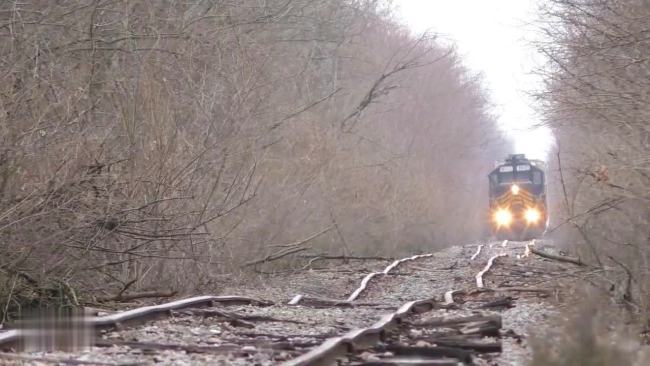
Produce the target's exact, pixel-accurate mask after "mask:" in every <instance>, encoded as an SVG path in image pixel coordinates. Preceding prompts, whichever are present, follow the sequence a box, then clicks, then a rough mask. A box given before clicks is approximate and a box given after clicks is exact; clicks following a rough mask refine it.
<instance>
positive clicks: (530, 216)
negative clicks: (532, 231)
mask: <svg viewBox="0 0 650 366" xmlns="http://www.w3.org/2000/svg"><path fill="white" fill-rule="evenodd" d="M541 216H542V215H541V214H540V212H539V210H537V209H536V208H529V209H527V210H526V212H525V213H524V218H525V219H526V222H527V223H529V224H534V223H536V222H537V221H539V219H540V218H541Z"/></svg>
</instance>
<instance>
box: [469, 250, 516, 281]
mask: <svg viewBox="0 0 650 366" xmlns="http://www.w3.org/2000/svg"><path fill="white" fill-rule="evenodd" d="M506 256H508V254H506V253H501V254H497V255H494V256H492V257H491V258H490V259H489V260H488V262H487V264H486V265H485V268H483V270H481V272H479V273H478V274H477V275H476V287H478V288H483V287H484V284H483V275H484V274H486V273H487V271H489V270H490V268H492V264H493V263H494V261H495V260H496V259H497V258H499V257H506Z"/></svg>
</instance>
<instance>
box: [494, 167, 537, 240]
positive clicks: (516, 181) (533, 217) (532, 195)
mask: <svg viewBox="0 0 650 366" xmlns="http://www.w3.org/2000/svg"><path fill="white" fill-rule="evenodd" d="M488 177H489V180H490V226H491V228H492V233H493V234H494V235H495V236H496V237H497V238H499V239H502V240H503V239H508V240H530V239H534V238H538V237H540V236H541V235H542V234H543V233H544V231H546V227H547V223H548V214H547V207H546V179H545V176H544V170H543V163H541V162H539V161H531V160H528V159H526V157H525V156H524V155H520V154H517V155H510V156H509V157H508V159H506V161H505V162H504V163H502V164H499V165H498V166H497V167H496V169H494V170H493V171H492V172H491V173H490V175H489V176H488Z"/></svg>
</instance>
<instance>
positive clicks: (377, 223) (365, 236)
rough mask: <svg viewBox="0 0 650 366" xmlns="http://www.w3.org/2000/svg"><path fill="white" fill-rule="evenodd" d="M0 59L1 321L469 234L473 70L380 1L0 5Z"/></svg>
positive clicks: (479, 98) (477, 155)
mask: <svg viewBox="0 0 650 366" xmlns="http://www.w3.org/2000/svg"><path fill="white" fill-rule="evenodd" d="M0 55H1V56H0V71H1V72H0V78H1V82H0V243H2V244H1V245H2V247H1V249H0V250H1V251H2V252H1V253H2V256H1V258H0V293H1V294H2V296H1V297H0V299H2V303H1V304H0V310H1V311H2V313H3V314H4V316H3V317H5V318H6V316H7V314H8V313H10V312H11V311H13V310H17V309H19V308H20V307H21V306H29V305H30V304H31V305H33V304H36V303H42V302H46V303H52V302H56V303H59V304H68V305H78V304H83V303H94V302H100V301H107V300H112V301H117V300H125V299H128V300H134V299H137V298H141V297H144V296H162V295H169V294H174V293H176V292H191V291H199V290H201V289H206V288H210V289H211V290H215V289H216V288H218V286H219V282H220V281H222V280H224V279H227V278H229V277H231V276H232V275H233V273H235V272H236V271H239V268H240V267H241V266H242V265H245V264H246V263H248V264H251V263H252V264H254V263H255V262H256V261H258V260H259V259H262V262H264V259H266V261H269V260H272V259H281V260H283V261H285V262H284V264H283V265H286V263H287V260H289V259H290V258H295V257H296V254H300V255H307V254H309V255H311V254H318V255H323V254H324V255H334V256H336V255H346V256H355V255H356V256H377V255H378V254H380V255H383V256H392V255H396V253H400V252H412V251H415V250H423V249H427V250H430V249H431V248H432V247H441V246H445V245H448V244H451V243H458V242H462V241H467V240H471V239H474V238H477V237H479V236H480V235H481V231H482V225H483V221H484V220H483V217H482V216H481V213H482V212H483V210H482V209H483V207H485V206H486V201H485V200H486V198H485V197H486V195H485V188H484V185H483V184H479V182H477V181H476V176H477V174H476V172H480V171H486V170H487V168H489V166H490V165H491V163H492V161H493V160H495V159H497V158H498V157H500V156H501V155H502V151H501V149H504V147H503V143H502V141H501V140H500V137H499V136H498V135H497V134H496V132H495V131H496V130H495V127H494V124H493V121H492V119H491V117H490V115H489V113H488V112H487V110H486V108H487V107H486V106H487V103H486V100H485V97H484V94H483V92H482V90H481V87H480V80H479V78H477V77H475V76H472V75H469V74H468V72H467V71H466V70H465V69H464V68H463V67H462V66H461V64H460V61H459V58H458V56H457V55H456V54H455V53H454V51H453V50H451V49H447V48H444V47H442V46H439V45H438V44H437V43H436V41H435V37H433V36H432V35H423V36H421V37H413V36H412V35H410V34H409V33H408V32H407V31H406V30H405V29H403V28H402V27H401V26H400V25H398V24H396V23H395V22H394V21H393V19H392V18H391V10H390V7H389V6H388V5H387V4H385V3H384V2H382V1H366V0H325V1H313V0H271V1H265V2H258V1H248V0H244V1H236V2H232V1H221V0H211V1H185V2H171V3H169V2H164V3H158V2H147V1H135V2H134V1H126V0H84V1H57V2H51V1H45V0H28V1H5V2H3V3H2V4H0ZM477 187H478V188H477ZM484 203H485V204H484ZM317 233H319V235H315V234H317ZM307 239H308V240H307ZM251 267H253V266H252V265H251Z"/></svg>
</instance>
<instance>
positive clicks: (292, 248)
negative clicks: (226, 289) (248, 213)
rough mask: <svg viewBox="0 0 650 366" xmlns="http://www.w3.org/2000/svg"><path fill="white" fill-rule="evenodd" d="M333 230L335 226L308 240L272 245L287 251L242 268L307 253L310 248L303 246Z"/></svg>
mask: <svg viewBox="0 0 650 366" xmlns="http://www.w3.org/2000/svg"><path fill="white" fill-rule="evenodd" d="M333 228H334V225H333V224H332V225H330V226H328V227H326V228H325V229H323V230H321V231H319V232H317V233H315V234H313V235H311V236H309V237H307V238H305V239H303V240H299V241H297V242H294V243H289V244H276V245H271V247H277V248H285V249H282V250H280V251H279V252H276V253H271V254H269V255H267V256H266V257H264V258H261V259H256V260H253V261H250V262H247V263H245V264H244V265H243V266H242V267H250V266H254V265H256V264H260V263H266V262H271V261H274V260H277V259H280V258H283V257H286V256H287V255H290V254H295V253H299V252H302V251H305V250H307V249H308V248H306V247H301V245H303V244H306V243H307V242H309V241H311V240H313V239H316V238H317V237H319V236H321V235H323V234H325V233H326V232H328V231H330V230H332V229H333Z"/></svg>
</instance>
